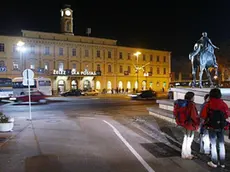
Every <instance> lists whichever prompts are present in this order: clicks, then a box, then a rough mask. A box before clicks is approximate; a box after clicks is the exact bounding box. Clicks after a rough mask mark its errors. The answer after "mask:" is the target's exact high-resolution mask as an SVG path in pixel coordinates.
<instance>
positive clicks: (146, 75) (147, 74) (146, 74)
mask: <svg viewBox="0 0 230 172" xmlns="http://www.w3.org/2000/svg"><path fill="white" fill-rule="evenodd" d="M144 76H145V78H146V90H147V89H148V82H147V77H148V76H149V73H148V72H145V73H144Z"/></svg>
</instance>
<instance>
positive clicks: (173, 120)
mask: <svg viewBox="0 0 230 172" xmlns="http://www.w3.org/2000/svg"><path fill="white" fill-rule="evenodd" d="M149 115H152V116H155V117H157V118H159V119H163V120H166V121H168V122H171V123H173V124H176V122H175V119H173V118H170V117H167V116H163V115H160V114H158V113H154V112H151V111H149ZM224 141H225V142H226V143H230V139H229V138H228V136H226V135H224Z"/></svg>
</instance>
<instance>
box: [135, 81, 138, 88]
mask: <svg viewBox="0 0 230 172" xmlns="http://www.w3.org/2000/svg"><path fill="white" fill-rule="evenodd" d="M134 87H135V89H138V83H137V81H136V82H135V84H134Z"/></svg>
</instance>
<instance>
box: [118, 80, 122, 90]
mask: <svg viewBox="0 0 230 172" xmlns="http://www.w3.org/2000/svg"><path fill="white" fill-rule="evenodd" d="M118 88H120V89H122V88H123V83H122V81H119V83H118Z"/></svg>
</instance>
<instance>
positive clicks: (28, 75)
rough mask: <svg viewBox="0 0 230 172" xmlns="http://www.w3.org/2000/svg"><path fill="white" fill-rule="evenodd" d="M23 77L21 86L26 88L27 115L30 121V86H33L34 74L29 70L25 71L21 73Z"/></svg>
mask: <svg viewBox="0 0 230 172" xmlns="http://www.w3.org/2000/svg"><path fill="white" fill-rule="evenodd" d="M22 76H23V82H22V84H23V85H25V86H28V93H29V95H28V96H29V114H30V118H29V120H32V115H31V97H30V86H33V85H34V72H33V71H32V70H31V69H25V70H24V71H23V73H22Z"/></svg>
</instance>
